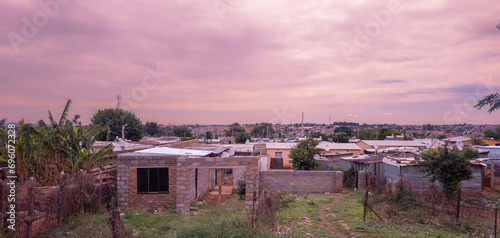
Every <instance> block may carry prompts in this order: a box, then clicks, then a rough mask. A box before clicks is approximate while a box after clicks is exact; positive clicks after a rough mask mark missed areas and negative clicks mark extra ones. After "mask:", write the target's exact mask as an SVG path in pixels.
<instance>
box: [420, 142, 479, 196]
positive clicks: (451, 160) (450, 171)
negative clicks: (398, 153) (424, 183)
mask: <svg viewBox="0 0 500 238" xmlns="http://www.w3.org/2000/svg"><path fill="white" fill-rule="evenodd" d="M420 156H421V157H422V160H423V161H421V162H419V165H421V170H422V171H423V172H427V173H428V175H430V176H431V178H430V181H431V182H434V181H436V180H437V181H439V182H440V183H441V184H442V185H443V191H444V193H445V194H446V195H447V197H448V198H450V197H451V196H452V195H453V193H454V192H455V191H457V189H458V188H459V187H460V182H461V181H462V180H469V179H471V178H472V168H471V166H470V163H469V161H470V160H471V159H474V158H477V157H479V153H478V152H477V151H476V150H475V149H474V148H470V147H465V148H464V150H463V151H461V150H459V149H458V148H457V147H454V148H453V149H452V150H450V149H448V144H445V146H444V147H440V148H439V149H438V150H427V151H424V152H423V153H421V154H420Z"/></svg>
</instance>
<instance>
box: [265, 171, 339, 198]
mask: <svg viewBox="0 0 500 238" xmlns="http://www.w3.org/2000/svg"><path fill="white" fill-rule="evenodd" d="M259 175H260V176H259V177H260V178H259V185H260V190H263V189H268V190H271V191H273V190H274V191H275V190H281V191H282V192H285V193H291V192H305V193H326V192H329V193H337V192H341V191H342V172H341V171H260V172H259Z"/></svg>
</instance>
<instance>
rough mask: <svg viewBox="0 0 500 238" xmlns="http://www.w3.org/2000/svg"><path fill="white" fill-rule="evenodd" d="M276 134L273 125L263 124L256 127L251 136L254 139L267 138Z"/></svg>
mask: <svg viewBox="0 0 500 238" xmlns="http://www.w3.org/2000/svg"><path fill="white" fill-rule="evenodd" d="M274 133H276V132H275V131H274V128H273V124H271V123H266V122H262V123H260V124H259V125H258V126H256V127H254V128H253V129H252V131H251V132H250V134H251V135H252V136H253V137H267V136H268V135H272V134H274Z"/></svg>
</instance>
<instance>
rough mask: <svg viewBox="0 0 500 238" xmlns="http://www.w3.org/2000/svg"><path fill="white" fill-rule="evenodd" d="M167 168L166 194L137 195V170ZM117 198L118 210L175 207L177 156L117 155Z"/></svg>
mask: <svg viewBox="0 0 500 238" xmlns="http://www.w3.org/2000/svg"><path fill="white" fill-rule="evenodd" d="M158 167H162V168H165V167H167V168H168V181H169V185H168V188H169V191H168V193H158V194H139V193H137V168H158ZM116 183H117V196H118V199H117V201H118V207H119V208H120V209H122V210H123V209H127V208H134V209H137V210H146V209H158V208H160V207H175V204H176V200H177V156H174V155H157V154H137V153H126V154H121V155H119V158H118V166H117V182H116Z"/></svg>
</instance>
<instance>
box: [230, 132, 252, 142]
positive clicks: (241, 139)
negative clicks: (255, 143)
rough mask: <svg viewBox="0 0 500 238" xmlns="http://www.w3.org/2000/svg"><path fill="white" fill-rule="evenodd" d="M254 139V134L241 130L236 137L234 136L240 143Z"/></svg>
mask: <svg viewBox="0 0 500 238" xmlns="http://www.w3.org/2000/svg"><path fill="white" fill-rule="evenodd" d="M250 139H252V136H251V135H250V134H249V133H246V132H240V133H239V134H238V135H237V136H236V138H234V141H235V142H236V143H238V144H244V143H245V142H246V141H247V140H250Z"/></svg>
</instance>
